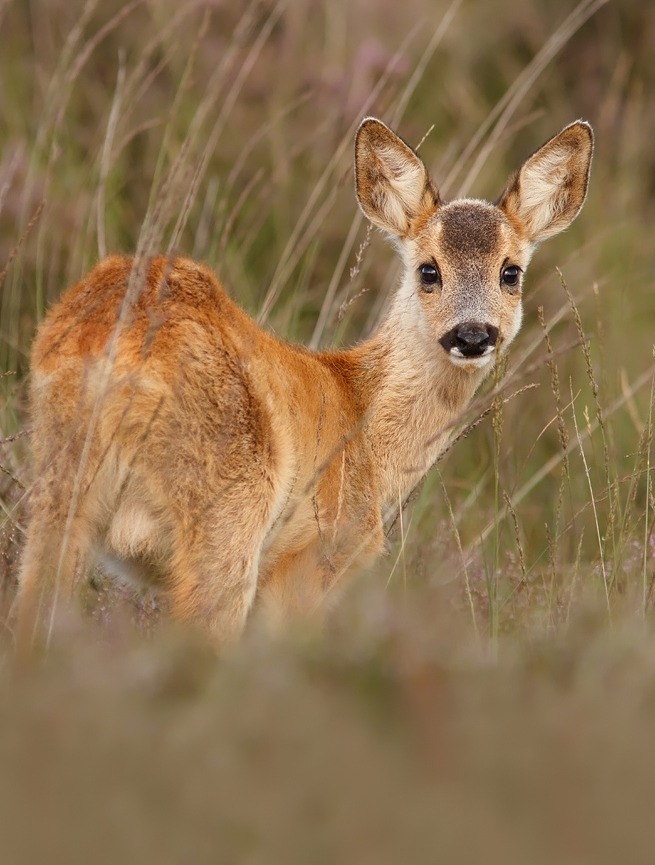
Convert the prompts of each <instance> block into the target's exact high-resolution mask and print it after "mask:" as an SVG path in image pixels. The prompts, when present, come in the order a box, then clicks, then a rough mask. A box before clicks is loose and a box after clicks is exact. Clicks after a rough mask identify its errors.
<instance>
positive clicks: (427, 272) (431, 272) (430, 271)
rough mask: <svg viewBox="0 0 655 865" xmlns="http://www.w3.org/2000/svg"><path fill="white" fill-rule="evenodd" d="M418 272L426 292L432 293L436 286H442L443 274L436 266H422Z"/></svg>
mask: <svg viewBox="0 0 655 865" xmlns="http://www.w3.org/2000/svg"><path fill="white" fill-rule="evenodd" d="M418 272H419V276H420V278H421V285H422V286H423V290H424V291H427V292H430V291H432V290H433V288H434V287H435V285H441V274H440V273H439V268H438V267H437V265H436V264H422V265H421V266H420V267H419V269H418Z"/></svg>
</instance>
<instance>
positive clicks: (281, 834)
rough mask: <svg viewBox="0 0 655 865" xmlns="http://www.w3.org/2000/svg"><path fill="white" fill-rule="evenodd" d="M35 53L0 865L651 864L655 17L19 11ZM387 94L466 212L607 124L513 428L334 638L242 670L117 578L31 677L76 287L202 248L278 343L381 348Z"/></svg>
mask: <svg viewBox="0 0 655 865" xmlns="http://www.w3.org/2000/svg"><path fill="white" fill-rule="evenodd" d="M0 46H1V47H0V287H1V292H2V295H1V299H0V303H1V308H0V370H1V372H2V378H0V400H2V403H1V404H2V413H1V415H0V421H1V424H2V425H1V428H0V436H1V437H2V441H1V445H2V448H1V450H0V469H1V472H0V507H1V508H2V526H1V530H0V544H1V547H0V549H1V552H2V558H1V560H0V622H2V623H3V630H2V631H1V633H2V642H1V644H0V860H1V861H3V862H8V863H9V862H33V861H34V862H36V861H41V859H42V858H43V856H44V855H46V853H47V855H48V858H49V860H50V861H53V862H59V861H61V862H76V861H80V862H90V861H94V862H103V861H107V862H110V861H111V862H116V861H120V862H125V863H129V862H131V861H137V857H138V859H139V861H140V862H144V861H155V859H156V861H158V862H167V861H170V862H174V861H180V860H188V861H194V862H204V861H207V862H215V861H222V860H224V859H227V860H235V861H244V862H249V863H260V862H261V863H268V862H274V861H284V862H288V863H291V862H309V861H311V862H321V861H325V862H328V861H330V862H333V861H357V862H362V863H365V862H369V861H370V862H376V863H381V862H386V861H389V862H392V861H393V862H397V861H400V860H405V861H412V862H419V861H424V860H425V861H435V860H436V861H442V860H443V861H448V862H457V861H461V862H472V861H483V859H484V860H486V861H489V862H494V861H503V862H508V863H509V862H514V861H515V862H526V861H529V862H531V863H539V862H542V861H543V862H553V861H556V862H558V863H569V862H570V863H580V862H590V863H591V862H593V863H603V862H608V863H609V862H612V863H614V862H616V860H617V858H618V856H619V855H621V856H622V857H623V858H624V859H626V860H627V861H630V862H635V863H638V862H641V861H643V862H650V861H652V855H651V854H650V851H649V847H648V832H647V827H648V821H649V819H650V814H651V813H652V804H653V803H652V793H651V787H652V784H651V783H650V779H651V778H652V775H653V772H652V771H651V768H652V767H651V763H652V762H653V760H652V758H651V757H650V753H651V750H652V749H651V748H650V731H651V730H652V724H653V721H655V701H654V699H653V697H654V693H655V692H654V691H653V685H652V682H653V669H654V667H655V641H654V639H653V633H652V615H653V614H652V606H653V597H652V595H653V580H654V579H655V569H654V567H653V560H652V557H653V546H654V543H655V541H654V539H653V534H652V531H653V517H654V515H655V501H654V500H653V495H652V481H651V473H652V466H651V463H652V461H653V451H652V401H653V393H654V391H653V387H654V376H653V344H654V342H655V339H654V331H655V327H654V324H655V290H654V289H655V285H654V283H655V244H653V239H652V238H653V225H654V224H655V148H654V147H653V142H654V141H655V98H654V97H655V64H654V63H653V50H654V49H655V6H653V5H652V4H649V3H644V2H643V0H583V2H580V3H575V2H569V0H525V2H521V3H510V2H508V0H485V2H481V0H480V2H476V0H456V2H452V3H447V2H442V0H405V2H403V3H400V4H399V3H395V2H391V0H349V2H347V0H287V2H280V3H275V2H265V0H256V2H251V3H247V2H242V0H235V2H219V0H213V2H209V0H202V2H192V0H191V2H184V3H175V2H172V0H135V2H131V3H120V2H117V0H102V2H99V0H98V2H81V0H67V2H63V0H31V2H30V0H0ZM369 113H370V114H375V115H377V116H379V117H381V118H382V119H384V120H385V121H386V122H388V123H389V124H390V125H392V126H393V127H394V128H395V129H396V130H397V131H398V132H399V133H400V134H401V135H402V136H403V137H404V138H405V139H406V140H407V141H408V142H410V143H411V144H413V145H414V146H417V145H419V144H420V147H419V153H420V155H421V156H422V158H423V159H424V160H425V162H426V164H427V165H428V166H429V167H430V169H431V171H432V173H433V176H434V178H435V181H436V183H437V185H438V186H439V187H440V190H441V192H442V195H443V196H444V197H446V198H449V197H455V196H458V195H462V194H470V195H474V196H476V197H486V198H490V199H493V198H494V197H496V196H497V195H498V194H499V193H500V191H501V190H502V188H503V185H504V183H505V180H506V178H507V175H508V174H509V173H510V172H511V171H512V170H513V169H514V168H516V167H517V166H518V165H519V164H520V162H521V161H522V160H523V159H524V158H525V157H526V156H527V155H529V153H531V152H532V151H533V150H534V149H536V147H538V146H539V145H540V144H541V143H542V142H543V141H544V140H546V139H547V138H549V137H550V136H551V135H553V134H554V133H555V132H557V131H559V129H560V128H561V127H562V126H564V125H565V124H567V123H569V122H570V121H571V120H573V119H575V118H577V117H583V118H585V119H587V120H589V121H590V122H591V123H592V124H593V126H594V130H595V134H596V152H595V158H594V165H593V170H592V181H591V188H590V194H589V198H588V200H587V203H586V205H585V208H584V210H583V212H582V214H581V216H580V217H579V219H578V220H577V221H576V222H575V224H574V225H573V227H572V228H571V229H570V230H569V231H568V232H567V233H566V234H565V235H564V236H560V237H558V238H557V239H556V240H553V241H550V242H548V243H547V244H546V245H545V246H544V247H543V249H541V250H539V251H538V252H537V254H536V255H535V258H534V260H533V263H532V265H531V267H530V271H529V274H528V278H527V281H526V290H525V306H526V312H525V325H524V328H523V330H522V332H521V334H520V336H519V338H518V339H517V341H516V343H515V345H514V347H513V348H512V352H511V357H510V358H509V361H508V364H507V370H506V371H505V372H506V376H505V378H504V379H503V380H502V382H498V381H497V382H495V383H494V382H490V383H489V385H488V386H487V387H486V389H485V390H484V391H483V393H482V394H481V395H480V398H479V399H478V400H476V403H475V405H474V406H473V407H472V409H471V412H470V413H469V414H468V415H467V416H466V417H465V418H463V419H462V423H463V426H465V425H466V424H468V423H471V422H473V423H476V420H479V423H477V425H476V426H475V428H474V429H473V430H471V431H470V433H469V434H468V435H467V436H466V437H465V438H464V439H462V440H460V441H458V442H457V443H456V445H455V446H454V447H453V449H452V450H451V451H450V452H449V453H448V454H447V455H446V456H445V457H444V459H443V460H442V461H441V462H440V463H439V465H438V466H436V467H435V468H434V469H433V470H432V472H431V473H430V474H429V476H428V478H427V479H426V480H425V482H424V483H423V484H422V485H421V487H420V489H418V490H416V491H415V493H414V494H413V496H412V497H411V501H409V502H408V503H407V506H406V507H405V508H403V510H402V512H401V513H400V514H399V515H398V516H397V518H396V519H394V520H390V524H389V552H388V555H387V556H386V557H385V559H384V560H382V561H381V562H380V563H378V565H376V567H375V568H374V569H373V570H372V571H371V573H370V574H368V575H365V576H363V577H362V578H361V579H360V580H358V581H357V583H356V584H355V585H353V587H352V590H351V591H349V592H348V593H347V594H346V595H345V597H344V598H343V600H342V601H341V603H340V605H339V607H338V608H337V609H336V610H335V611H334V613H333V615H332V616H331V618H330V621H329V622H328V625H327V627H326V629H325V631H324V632H322V633H320V634H319V633H316V632H315V631H314V630H313V628H312V626H311V623H309V625H308V627H307V632H304V631H303V632H302V633H293V634H288V635H286V637H285V638H284V639H281V640H278V641H276V642H274V643H271V641H270V640H269V638H268V637H266V635H262V634H258V633H251V634H249V635H248V636H247V638H246V640H245V641H244V644H243V646H242V647H241V648H240V649H239V650H237V651H236V652H235V654H234V656H233V657H231V658H228V659H224V660H222V661H221V662H220V663H219V662H218V661H217V660H216V659H215V658H214V657H213V655H212V654H211V652H210V651H209V650H208V648H207V647H206V646H204V645H203V643H202V640H201V639H200V638H198V636H197V635H189V634H184V633H182V634H181V633H178V632H177V631H175V630H171V628H170V625H168V624H167V623H166V622H165V621H160V616H159V613H158V607H157V600H156V598H153V597H150V596H136V595H128V594H126V593H124V592H120V593H119V592H118V591H116V590H115V589H114V588H113V587H112V586H111V585H109V584H107V583H106V582H105V581H104V579H103V577H102V575H101V574H94V575H93V578H92V580H91V582H90V583H89V585H88V587H86V588H85V589H84V591H83V593H82V594H83V605H84V607H85V610H86V612H85V615H84V616H83V617H82V618H81V620H80V621H74V622H73V621H71V622H66V623H64V624H63V625H62V627H61V631H60V632H58V634H57V639H56V640H55V642H54V644H53V646H52V648H51V650H50V653H49V654H48V656H47V658H45V659H43V661H42V663H39V664H38V665H36V666H35V667H34V668H29V669H22V670H16V668H15V664H14V661H13V659H12V628H11V615H10V611H11V602H12V598H13V592H14V588H15V572H16V563H17V560H18V555H19V550H20V546H21V542H22V540H21V539H22V533H23V530H24V526H25V519H26V513H27V511H26V507H27V503H28V500H29V489H30V484H31V482H32V480H33V478H32V475H31V470H30V460H29V444H28V436H27V432H28V428H29V417H28V414H27V405H26V387H27V383H28V381H29V346H30V342H31V339H32V336H33V333H34V329H35V326H36V325H37V323H38V321H39V320H40V319H41V318H42V316H43V315H44V312H45V310H46V309H47V306H48V304H49V303H50V302H52V301H53V300H54V299H55V298H56V297H58V295H59V294H60V293H61V291H62V290H63V289H64V288H65V287H66V286H67V285H68V284H70V283H71V282H73V281H75V280H76V279H77V278H79V277H80V276H81V275H82V274H83V273H84V271H85V270H86V269H88V268H89V267H90V266H91V265H92V264H93V263H94V262H95V261H96V260H97V259H98V258H99V257H101V256H102V255H104V254H106V253H108V252H116V251H120V252H132V251H135V250H139V251H145V252H148V251H153V252H155V251H168V250H176V251H179V252H181V253H183V254H187V255H191V256H194V257H197V258H200V259H202V260H204V261H206V262H208V263H209V264H211V265H212V266H213V267H215V269H216V270H217V272H218V274H219V275H220V277H221V279H222V280H223V282H224V284H225V286H226V287H227V289H228V290H229V291H230V293H231V294H232V295H233V296H234V297H235V298H236V299H237V300H238V301H239V302H240V303H241V304H242V305H244V306H245V307H246V308H247V309H248V310H249V311H250V312H251V314H252V315H254V316H256V317H257V318H259V320H261V321H262V322H263V323H264V324H265V325H266V326H268V327H271V328H274V329H275V330H276V332H278V333H279V334H280V335H283V336H285V337H287V338H289V339H291V340H297V341H301V342H304V343H306V344H310V345H312V346H313V347H316V348H319V347H323V346H332V345H343V344H348V343H352V342H354V341H356V340H358V339H361V338H362V337H364V336H365V335H367V334H368V333H370V331H371V330H372V329H373V328H374V327H375V324H376V322H377V321H378V320H379V317H380V315H382V314H383V312H384V308H385V304H386V301H387V300H388V298H389V296H390V293H391V292H392V291H393V288H394V285H395V282H396V279H397V265H396V262H395V259H394V255H393V251H392V250H391V249H390V248H389V247H388V245H387V244H385V242H384V240H383V238H382V237H381V236H380V235H379V234H377V233H376V232H371V231H370V230H369V229H367V226H366V224H365V221H364V220H363V219H362V217H361V216H360V215H359V212H358V210H357V207H356V203H355V197H354V192H353V181H352V149H353V148H352V141H353V135H354V131H355V129H356V127H357V124H358V123H359V121H360V119H361V117H362V116H364V115H365V114H369ZM494 385H497V386H498V387H499V388H502V390H500V392H499V393H498V392H497V391H494ZM3 848H4V851H3Z"/></svg>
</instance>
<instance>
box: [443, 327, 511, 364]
mask: <svg viewBox="0 0 655 865" xmlns="http://www.w3.org/2000/svg"><path fill="white" fill-rule="evenodd" d="M497 341H498V328H497V327H494V326H493V325H492V324H480V323H479V322H475V321H465V322H463V323H462V324H458V325H456V326H455V327H453V328H452V329H451V330H449V331H448V333H446V334H444V336H442V337H441V339H440V340H439V342H440V343H441V345H442V346H443V347H444V348H445V349H446V351H447V352H452V354H454V355H456V356H458V357H481V356H482V355H483V354H489V353H490V351H491V350H492V349H493V348H495V346H496V342H497Z"/></svg>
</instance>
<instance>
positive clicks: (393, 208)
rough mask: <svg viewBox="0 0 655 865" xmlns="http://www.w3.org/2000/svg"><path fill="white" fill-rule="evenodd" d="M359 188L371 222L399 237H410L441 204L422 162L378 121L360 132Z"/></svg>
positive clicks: (366, 121) (367, 123)
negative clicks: (416, 227) (423, 220)
mask: <svg viewBox="0 0 655 865" xmlns="http://www.w3.org/2000/svg"><path fill="white" fill-rule="evenodd" d="M355 187H356V192H357V200H358V201H359V205H360V207H361V208H362V210H363V212H364V214H365V215H366V216H367V217H368V219H370V220H371V222H373V223H374V224H375V225H377V226H378V227H379V228H382V229H384V230H385V231H388V232H390V233H391V234H394V235H396V236H398V237H404V236H406V235H408V234H410V233H411V231H412V226H413V224H414V223H415V222H416V221H417V220H419V219H421V218H425V217H427V216H429V215H430V214H431V213H432V212H433V211H434V209H435V208H436V207H437V206H438V204H439V196H438V194H437V192H436V191H435V189H434V187H433V186H432V184H431V182H430V179H429V177H428V173H427V171H426V168H425V166H424V165H423V163H422V162H421V160H420V159H419V158H418V156H417V155H416V154H415V153H414V151H413V150H412V148H411V147H410V146H409V145H408V144H406V143H405V142H404V141H403V140H402V139H401V138H399V137H398V136H397V135H396V134H395V133H394V132H392V131H391V129H389V127H388V126H385V124H384V123H382V122H381V121H380V120H377V119H376V118H375V117H367V118H365V119H364V120H363V121H362V123H361V125H360V127H359V129H358V131H357V137H356V140H355Z"/></svg>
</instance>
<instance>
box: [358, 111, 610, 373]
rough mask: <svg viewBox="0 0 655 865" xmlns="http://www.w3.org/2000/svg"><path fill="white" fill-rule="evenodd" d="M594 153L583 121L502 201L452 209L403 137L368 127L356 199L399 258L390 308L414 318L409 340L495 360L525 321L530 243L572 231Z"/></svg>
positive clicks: (461, 359)
mask: <svg viewBox="0 0 655 865" xmlns="http://www.w3.org/2000/svg"><path fill="white" fill-rule="evenodd" d="M592 150H593V135H592V132H591V127H590V126H589V124H587V123H584V122H582V121H577V122H576V123H572V124H571V125H570V126H567V127H566V128H565V129H563V130H562V131H561V132H560V133H559V135H556V136H555V137H554V138H551V139H550V141H547V142H546V144H544V145H543V146H542V147H540V148H539V150H537V151H536V152H535V153H533V155H532V156H530V157H529V158H528V159H527V160H526V161H525V162H524V163H523V165H522V166H521V167H520V169H519V170H518V171H517V172H516V173H515V174H514V175H512V177H510V179H509V181H508V183H507V185H506V187H505V191H504V192H503V193H502V195H501V196H500V199H499V201H498V204H497V205H494V204H489V203H487V202H485V201H477V200H475V199H459V200H457V201H452V202H450V203H448V204H446V203H443V202H442V201H441V199H440V197H439V193H438V191H437V189H436V187H435V186H434V184H433V183H432V181H431V180H430V178H429V176H428V173H427V170H426V168H425V166H424V165H423V163H422V162H421V160H420V159H419V158H418V156H417V155H416V154H415V153H414V151H413V150H412V149H411V148H410V147H409V146H408V145H407V144H405V142H404V141H402V139H400V138H398V136H397V135H395V133H393V132H392V131H391V130H390V129H389V128H388V127H386V126H385V125H384V124H383V123H381V122H380V121H379V120H375V119H374V118H367V119H366V120H364V121H363V122H362V124H361V126H360V127H359V131H358V133H357V140H356V145H355V184H356V191H357V198H358V200H359V204H360V207H361V208H362V210H363V211H364V213H365V214H366V216H367V217H368V218H369V219H370V220H371V221H372V222H373V223H375V225H377V226H378V227H379V228H381V229H383V230H384V231H386V232H387V233H388V234H390V235H391V236H392V237H394V238H395V241H396V245H397V247H398V249H399V250H400V253H401V255H402V258H403V262H404V265H405V272H404V276H403V281H402V285H401V288H400V292H399V295H398V304H397V305H396V306H395V308H394V311H395V312H396V313H397V314H398V315H400V316H403V317H404V316H406V315H408V314H409V317H410V318H409V320H410V322H411V327H412V328H413V334H412V338H416V339H420V340H421V342H422V343H423V344H424V345H428V346H435V350H438V351H439V352H441V351H443V352H446V355H447V357H448V358H449V359H450V361H452V363H453V364H455V365H456V366H459V367H463V368H465V369H470V370H472V369H479V368H481V367H487V366H490V365H491V364H492V361H493V359H494V357H495V356H496V355H497V353H498V352H499V351H501V350H502V349H504V348H505V347H507V346H508V345H509V343H510V342H511V341H512V340H513V339H514V337H515V336H516V334H517V332H518V329H519V327H520V325H521V281H522V276H523V272H524V270H525V269H526V267H527V265H528V262H529V260H530V256H531V254H532V251H533V249H534V247H535V246H536V244H537V243H539V242H540V241H542V240H545V239H546V238H547V237H551V236H552V235H554V234H557V233H558V232H559V231H562V230H563V229H564V228H566V227H567V226H568V225H570V223H571V222H572V221H573V220H574V219H575V217H576V216H577V214H578V213H579V211H580V208H581V207H582V205H583V203H584V199H585V195H586V191H587V184H588V180H589V168H590V165H591V156H592ZM436 347H438V349H437V348H436Z"/></svg>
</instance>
